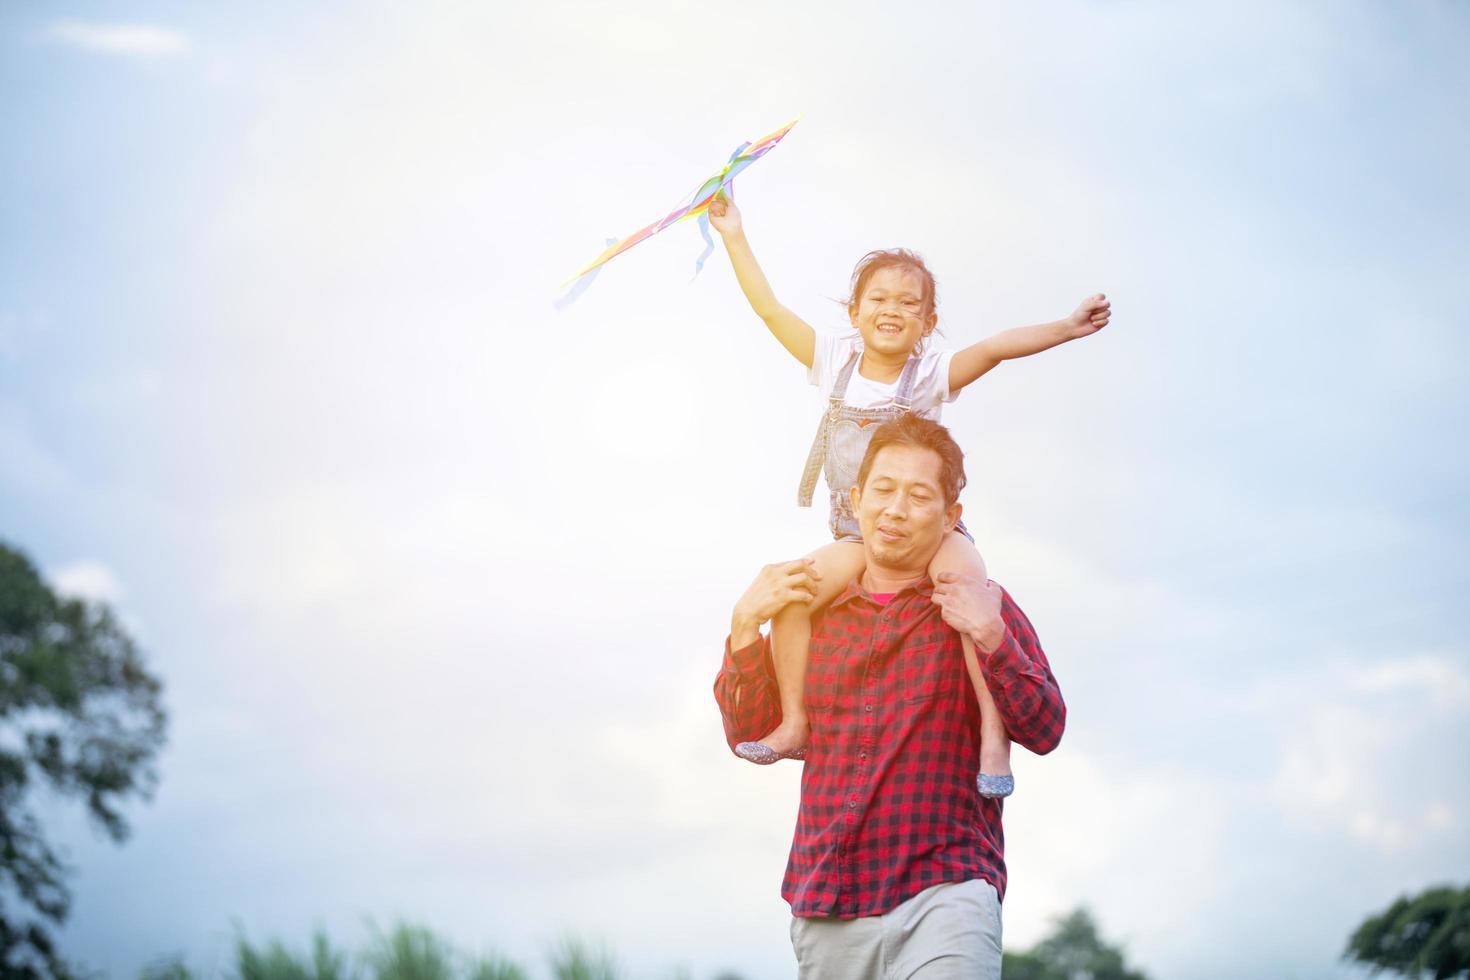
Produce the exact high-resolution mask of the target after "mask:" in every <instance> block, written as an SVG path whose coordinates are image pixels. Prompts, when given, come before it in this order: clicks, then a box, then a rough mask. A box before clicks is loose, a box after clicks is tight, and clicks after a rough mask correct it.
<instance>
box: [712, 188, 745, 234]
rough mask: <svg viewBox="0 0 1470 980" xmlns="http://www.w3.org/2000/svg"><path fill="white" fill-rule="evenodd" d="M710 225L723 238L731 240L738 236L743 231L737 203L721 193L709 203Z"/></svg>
mask: <svg viewBox="0 0 1470 980" xmlns="http://www.w3.org/2000/svg"><path fill="white" fill-rule="evenodd" d="M709 223H710V224H712V225H714V228H715V231H717V232H719V233H720V237H721V238H729V237H730V236H731V235H738V234H740V231H741V224H740V209H739V208H737V207H736V206H735V202H734V201H732V200H730V198H728V197H726V196H725V192H724V191H720V192H719V193H718V194H716V195H715V196H714V199H713V200H712V201H710V202H709Z"/></svg>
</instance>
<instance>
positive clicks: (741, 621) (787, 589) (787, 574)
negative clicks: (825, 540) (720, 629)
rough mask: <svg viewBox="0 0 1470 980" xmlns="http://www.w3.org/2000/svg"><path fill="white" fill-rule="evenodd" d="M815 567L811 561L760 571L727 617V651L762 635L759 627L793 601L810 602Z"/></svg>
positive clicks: (801, 561)
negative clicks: (728, 634)
mask: <svg viewBox="0 0 1470 980" xmlns="http://www.w3.org/2000/svg"><path fill="white" fill-rule="evenodd" d="M821 577H822V576H821V575H819V574H817V568H816V564H815V563H814V562H813V561H812V560H811V559H810V558H798V559H797V560H796V561H783V562H777V563H776V564H774V565H767V566H766V567H765V568H762V569H761V570H760V574H759V575H757V576H756V577H755V581H754V582H752V583H750V588H748V589H746V590H745V595H743V596H741V597H740V601H739V602H737V603H735V611H734V613H732V614H731V616H730V649H732V650H739V649H741V648H743V647H748V646H750V645H751V644H752V643H754V642H755V641H756V640H757V639H759V638H760V635H761V624H763V623H765V622H766V621H768V620H769V619H770V618H771V617H772V616H774V615H776V613H778V612H780V611H781V610H782V609H784V608H786V607H787V606H788V605H790V604H791V603H793V602H811V601H812V597H813V596H815V595H816V594H817V582H818V581H819V580H820V579H821Z"/></svg>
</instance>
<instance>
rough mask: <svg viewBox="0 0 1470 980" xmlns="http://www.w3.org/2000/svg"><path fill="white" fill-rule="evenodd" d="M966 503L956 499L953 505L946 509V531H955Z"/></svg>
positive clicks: (946, 532)
mask: <svg viewBox="0 0 1470 980" xmlns="http://www.w3.org/2000/svg"><path fill="white" fill-rule="evenodd" d="M964 509H965V505H964V504H962V503H960V502H959V501H958V500H956V501H955V502H954V503H953V504H952V505H950V506H949V507H946V508H945V509H944V521H945V523H944V533H945V534H948V533H949V532H950V531H953V530H954V528H955V525H956V524H958V523H959V522H960V514H961V513H963V512H964Z"/></svg>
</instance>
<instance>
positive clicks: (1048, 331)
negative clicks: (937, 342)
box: [949, 293, 1113, 391]
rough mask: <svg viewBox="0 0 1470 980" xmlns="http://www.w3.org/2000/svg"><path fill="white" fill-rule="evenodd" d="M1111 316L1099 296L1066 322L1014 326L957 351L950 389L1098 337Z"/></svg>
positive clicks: (1088, 300)
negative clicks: (1011, 364)
mask: <svg viewBox="0 0 1470 980" xmlns="http://www.w3.org/2000/svg"><path fill="white" fill-rule="evenodd" d="M1112 315H1113V311H1112V304H1111V303H1109V302H1108V298H1107V297H1106V296H1104V295H1103V294H1102V293H1097V294H1096V295H1093V296H1089V297H1087V298H1086V299H1084V300H1083V301H1082V303H1081V304H1080V305H1079V306H1078V307H1077V309H1075V310H1073V311H1072V315H1071V316H1069V317H1067V318H1066V319H1063V320H1057V321H1055V322H1054V323H1038V324H1036V325H1035V326H1033V327H1013V328H1012V329H1010V330H1002V331H1001V332H1000V333H998V334H994V335H992V336H990V337H986V338H985V339H984V340H982V341H979V342H978V343H974V344H971V345H970V346H969V347H966V348H965V349H964V350H961V351H956V352H955V355H954V357H953V358H951V359H950V362H949V390H950V391H959V390H960V389H961V388H963V387H965V386H966V385H968V384H969V383H970V382H972V381H974V380H975V379H976V378H978V377H980V376H981V375H982V374H984V373H985V372H987V371H989V370H990V369H991V368H993V367H995V366H996V365H997V364H999V363H1000V362H1001V361H1010V360H1014V359H1015V358H1018V357H1029V356H1031V355H1032V354H1040V353H1041V352H1042V351H1044V350H1050V349H1051V348H1053V347H1055V346H1057V345H1058V344H1065V343H1066V342H1067V341H1069V340H1076V339H1078V338H1079V337H1087V336H1090V335H1091V334H1095V333H1097V332H1098V331H1099V330H1101V329H1102V328H1103V327H1106V326H1107V325H1108V318H1109V317H1110V316H1112Z"/></svg>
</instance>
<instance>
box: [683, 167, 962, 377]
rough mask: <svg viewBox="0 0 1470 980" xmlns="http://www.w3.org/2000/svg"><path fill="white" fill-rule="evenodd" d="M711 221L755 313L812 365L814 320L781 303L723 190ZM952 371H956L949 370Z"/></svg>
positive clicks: (796, 355)
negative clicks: (756, 258)
mask: <svg viewBox="0 0 1470 980" xmlns="http://www.w3.org/2000/svg"><path fill="white" fill-rule="evenodd" d="M709 223H710V224H712V225H714V227H715V230H716V231H718V232H719V233H720V238H721V239H723V240H724V242H725V253H726V254H727V255H729V256H730V265H732V266H734V268H735V278H736V280H738V281H739V283H740V288H741V290H742V291H744V293H745V298H746V300H748V301H749V302H750V308H751V309H752V310H755V314H756V316H758V317H760V318H761V319H762V320H764V321H765V324H766V327H767V328H768V329H769V330H770V331H771V333H772V334H773V335H774V336H775V338H776V339H777V340H779V341H780V342H781V346H782V347H785V348H786V350H787V351H789V352H790V354H791V356H792V357H794V358H796V359H797V360H798V361H800V362H801V363H802V364H803V365H805V366H806V367H808V368H810V367H811V366H812V357H813V355H814V353H815V351H816V345H817V332H816V331H815V330H813V329H812V326H811V324H809V323H807V322H806V321H805V320H803V319H802V318H801V317H799V316H797V315H796V314H795V313H792V312H791V311H790V310H788V309H787V308H786V307H784V306H782V305H781V302H780V300H778V299H776V294H775V293H774V292H773V291H772V290H771V284H770V283H768V282H766V274H765V273H764V272H762V271H761V267H760V263H759V262H757V261H756V260H755V253H754V252H752V251H751V250H750V242H748V241H746V240H745V229H744V227H742V225H741V221H740V209H739V208H737V207H736V206H735V202H734V201H732V200H730V199H729V198H727V197H726V196H725V195H723V194H720V195H718V196H716V197H715V199H714V200H713V201H711V202H710V205H709ZM950 373H951V374H953V371H951V372H950Z"/></svg>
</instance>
